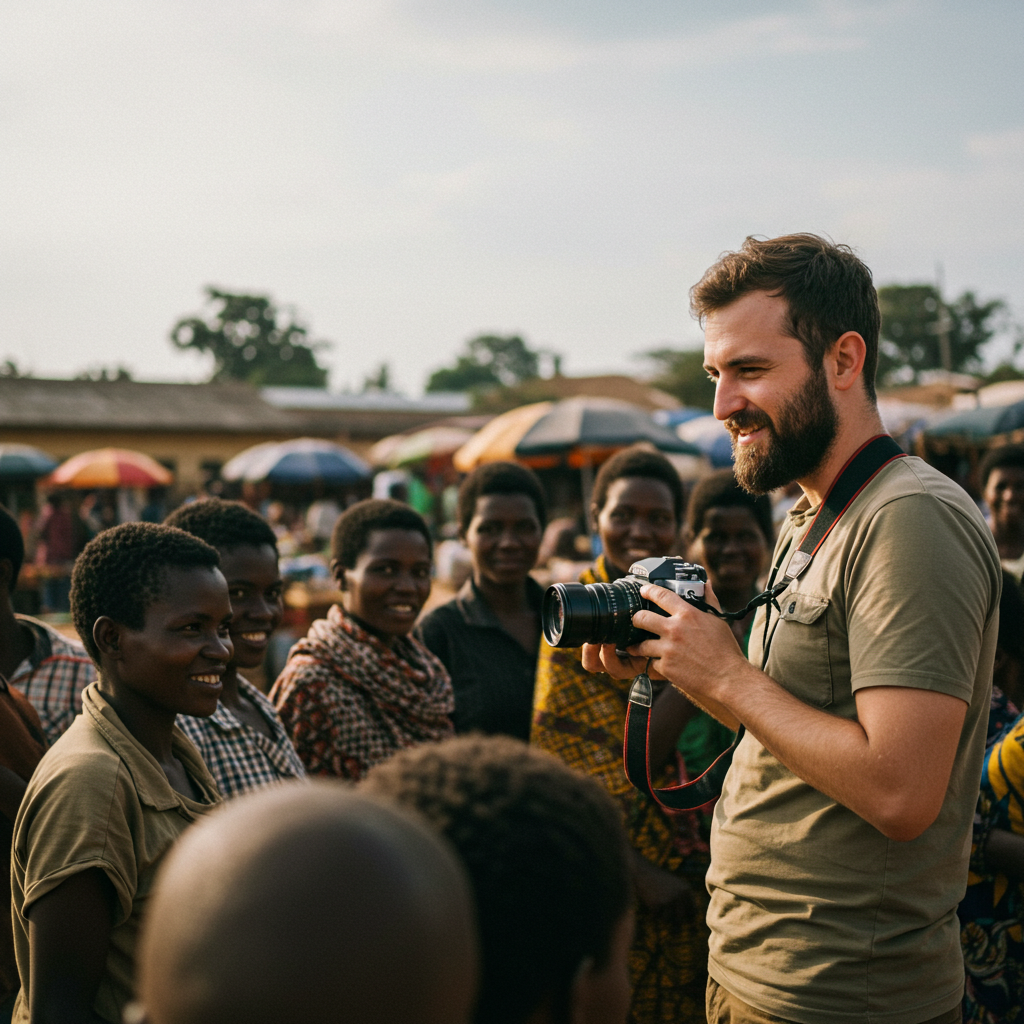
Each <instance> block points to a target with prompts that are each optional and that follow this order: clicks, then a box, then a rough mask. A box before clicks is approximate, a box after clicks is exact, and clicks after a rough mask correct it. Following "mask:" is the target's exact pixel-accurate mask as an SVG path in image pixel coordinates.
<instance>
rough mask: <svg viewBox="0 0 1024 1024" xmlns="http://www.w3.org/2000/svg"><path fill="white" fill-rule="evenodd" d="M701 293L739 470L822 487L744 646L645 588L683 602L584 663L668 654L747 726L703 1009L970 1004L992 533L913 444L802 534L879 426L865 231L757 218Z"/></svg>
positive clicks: (712, 702)
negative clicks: (622, 655) (828, 520)
mask: <svg viewBox="0 0 1024 1024" xmlns="http://www.w3.org/2000/svg"><path fill="white" fill-rule="evenodd" d="M691 304H692V308H693V311H694V313H695V314H696V316H697V317H698V318H699V319H700V321H701V323H702V325H703V326H704V330H705V347H704V352H705V365H706V367H707V370H708V373H709V374H710V375H711V377H712V378H713V379H714V381H715V382H716V397H715V415H716V416H717V417H718V418H719V419H720V420H724V421H725V424H726V426H727V427H728V428H729V430H730V432H731V434H732V438H733V447H734V453H735V463H736V476H737V479H738V480H739V482H740V483H741V484H742V485H743V486H744V487H745V488H747V489H748V490H750V491H753V492H755V493H764V492H765V491H768V490H771V489H774V488H776V487H780V486H782V485H784V484H786V483H789V482H790V481H792V480H796V481H797V482H798V483H799V484H800V487H801V489H802V490H803V497H802V498H801V499H800V500H799V501H798V502H797V504H796V506H795V507H794V508H793V510H792V511H791V512H790V513H789V514H788V520H787V522H786V524H785V526H784V527H783V529H782V531H781V535H780V537H779V541H778V544H777V545H776V549H775V554H774V558H773V571H772V576H771V583H772V584H778V583H780V581H781V582H782V583H784V584H788V585H786V586H785V589H784V590H781V592H777V594H776V603H775V604H774V606H773V605H772V604H768V605H765V606H762V607H761V608H760V609H759V611H758V615H757V618H756V619H755V622H754V628H753V633H752V636H751V641H750V652H749V656H750V661H749V662H748V661H746V660H744V658H743V655H742V654H741V653H740V650H739V648H738V647H737V644H736V641H735V639H734V637H733V634H732V632H731V631H730V629H729V627H728V626H727V625H726V623H725V622H723V621H721V620H720V619H718V618H716V617H714V616H713V615H710V614H706V613H702V612H701V611H700V610H698V609H696V608H694V607H692V606H691V605H689V604H687V603H686V602H684V601H683V600H682V599H681V598H679V597H678V596H676V595H675V594H673V593H671V592H669V591H666V590H664V589H661V588H659V587H654V586H646V587H644V589H643V591H642V593H643V595H644V597H646V598H648V599H649V600H651V601H653V602H655V603H656V604H658V605H660V606H661V607H662V608H663V609H664V610H665V612H666V613H667V616H668V617H667V618H665V617H662V616H659V615H658V614H656V613H654V612H650V611H642V612H638V613H637V614H636V615H635V616H634V619H633V621H634V624H635V625H636V626H638V627H639V628H641V629H645V630H649V631H651V632H652V633H655V634H657V639H653V640H647V641H645V642H644V643H642V644H640V645H638V646H637V647H634V648H631V649H630V653H631V654H632V655H634V657H633V658H632V659H631V662H632V664H627V663H626V662H625V661H621V660H620V659H619V658H618V657H617V656H616V655H615V651H614V647H612V646H607V647H587V648H585V649H584V665H585V666H586V667H587V668H588V670H590V671H601V670H604V671H610V672H612V673H613V674H614V675H616V676H618V677H624V676H626V675H628V673H629V672H630V671H638V670H640V669H642V668H643V667H644V666H645V665H647V659H649V658H651V659H657V660H656V661H654V662H652V663H651V669H652V675H656V674H660V675H661V676H663V677H664V678H667V679H668V680H669V682H670V683H671V684H672V685H673V686H675V687H676V688H677V689H678V690H680V691H682V692H683V693H684V694H685V695H686V696H688V697H689V698H690V699H691V700H693V701H694V702H695V703H697V704H699V705H700V706H702V707H704V708H706V709H707V710H709V711H710V712H711V713H712V714H714V715H715V716H716V717H718V718H719V719H720V720H721V721H722V722H724V723H725V724H726V725H728V726H730V728H733V729H735V728H738V727H739V726H740V725H741V724H742V725H743V726H744V727H745V729H746V732H745V735H744V736H743V739H742V740H741V741H740V743H739V745H738V747H737V748H736V752H735V756H734V758H733V762H732V766H731V768H730V769H729V772H728V774H727V775H726V777H725V782H724V785H723V790H722V796H721V799H720V800H719V801H718V804H717V806H716V808H715V814H714V825H713V832H712V838H711V853H712V863H711V869H710V871H709V873H708V889H709V891H710V893H711V906H710V909H709V911H708V923H709V925H710V927H711V932H712V937H711V943H710V962H709V974H710V981H709V983H708V1019H709V1020H710V1021H712V1022H714V1021H721V1022H730V1024H739V1022H743V1024H746V1022H755V1021H756V1022H766V1021H773V1022H776V1021H784V1022H785V1021H789V1022H796V1024H821V1022H836V1024H841V1022H842V1024H845V1022H854V1021H857V1022H860V1021H864V1022H868V1021H870V1022H871V1024H922V1022H929V1024H931V1022H947V1021H948V1022H950V1024H952V1022H954V1021H959V1020H960V1009H959V1007H960V999H961V994H962V991H963V962H962V958H961V953H960V941H959V928H958V924H957V917H956V907H957V903H958V902H959V900H960V898H961V896H962V895H963V893H964V889H965V884H966V880H967V871H968V860H969V856H970V848H971V823H972V817H973V812H974V806H975V803H976V800H977V795H978V783H979V778H980V771H981V758H982V753H983V748H984V741H985V728H986V719H987V713H988V704H989V692H990V686H991V677H992V661H993V655H994V651H995V644H996V627H997V617H998V606H999V594H1000V587H1001V577H1000V567H999V558H998V554H997V552H996V549H995V545H994V543H993V540H992V536H991V533H990V532H989V530H988V529H987V527H986V525H985V522H984V520H983V519H982V517H981V515H980V514H979V513H978V510H977V508H976V507H975V505H974V503H973V502H972V501H971V500H970V498H969V497H968V496H967V495H966V494H965V493H964V492H963V491H962V490H961V489H960V488H959V487H958V486H956V484H954V483H953V482H952V481H951V480H948V479H947V478H946V477H944V476H943V475H942V474H940V473H938V472H937V471H936V470H934V469H932V468H931V467H930V466H928V465H926V464H925V463H924V462H922V461H921V460H920V459H916V458H911V457H895V458H892V459H891V461H889V462H887V463H886V464H885V465H883V466H882V468H881V469H879V470H878V471H877V473H875V475H874V476H873V477H871V478H870V479H869V480H868V481H867V483H866V484H865V485H864V486H863V489H862V490H860V492H859V493H858V494H857V495H856V496H855V497H854V499H853V500H852V502H851V503H850V504H849V505H848V506H847V507H846V510H845V512H843V514H842V515H841V517H840V518H839V519H838V521H837V522H836V523H835V526H834V528H833V529H832V531H831V533H829V534H828V535H827V536H826V538H825V540H824V542H823V543H822V544H821V545H820V547H819V548H818V549H817V551H816V552H815V553H814V554H813V558H812V559H811V560H810V561H809V563H808V562H807V561H806V556H805V555H804V554H803V553H800V552H798V547H799V545H800V543H801V541H802V540H803V538H804V535H805V534H806V533H807V532H808V530H809V528H810V527H811V524H812V521H813V519H814V517H815V515H816V513H817V511H818V509H819V508H820V507H821V505H822V502H823V499H824V498H825V496H826V495H827V494H828V492H829V490H830V488H831V486H832V484H833V482H834V481H835V480H836V479H837V477H838V476H839V475H840V474H841V472H842V471H843V470H844V468H845V467H846V465H847V463H848V462H849V461H850V460H851V458H852V457H853V456H854V455H855V454H857V453H858V452H860V451H861V450H862V449H863V448H864V447H865V445H867V444H868V443H869V442H872V439H873V438H875V437H876V436H877V435H881V434H883V433H884V431H883V428H882V424H881V420H880V419H879V415H878V410H877V407H876V399H875V388H874V375H875V367H876V363H877V357H878V331H879V323H880V318H879V312H878V304H877V299H876V296H875V291H874V288H873V286H872V283H871V273H870V271H869V270H868V268H867V267H866V266H864V264H863V263H862V262H861V261H860V260H859V259H857V258H856V257H855V256H854V254H853V252H852V251H851V250H850V249H849V248H847V247H845V246H837V245H833V244H832V243H830V242H828V241H826V240H824V239H822V238H818V237H817V236H814V235H807V234H801V235H789V236H785V237H782V238H774V239H769V240H762V241H758V240H756V239H753V238H748V239H747V240H746V242H745V243H744V244H743V246H742V248H741V249H740V250H739V251H738V252H733V253H727V254H725V255H724V256H722V257H721V258H720V259H719V261H718V262H717V263H716V264H715V265H714V266H712V267H711V268H710V269H709V270H708V271H707V273H706V274H705V275H704V277H703V278H702V279H701V281H700V282H699V283H698V284H697V285H696V286H695V287H694V288H693V289H692V291H691ZM884 444H885V442H882V445H883V446H884ZM872 447H873V448H877V447H878V444H877V443H875V444H874V445H873V446H872ZM846 479H847V481H848V480H849V477H847V478H846ZM794 553H796V554H798V558H797V559H796V560H795V561H793V555H794ZM801 563H803V571H798V568H799V567H800V566H801ZM712 600H713V598H712ZM654 669H656V670H657V673H655V672H654V671H653V670H654Z"/></svg>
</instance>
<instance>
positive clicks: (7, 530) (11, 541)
mask: <svg viewBox="0 0 1024 1024" xmlns="http://www.w3.org/2000/svg"><path fill="white" fill-rule="evenodd" d="M0 558H6V559H7V560H8V561H9V562H10V563H11V583H10V586H9V587H8V589H9V590H10V592H11V593H12V594H13V593H14V588H15V586H16V585H17V582H18V574H19V573H20V572H21V564H22V562H24V561H25V538H24V537H22V535H21V527H20V526H18V523H17V521H16V520H15V518H14V516H12V515H11V513H10V512H8V511H7V509H6V508H4V506H3V505H0Z"/></svg>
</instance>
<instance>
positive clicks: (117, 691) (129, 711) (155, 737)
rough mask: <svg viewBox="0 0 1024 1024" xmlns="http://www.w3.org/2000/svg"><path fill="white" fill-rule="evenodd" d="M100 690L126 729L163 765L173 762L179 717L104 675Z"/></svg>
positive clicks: (100, 681)
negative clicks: (176, 721) (176, 724)
mask: <svg viewBox="0 0 1024 1024" xmlns="http://www.w3.org/2000/svg"><path fill="white" fill-rule="evenodd" d="M99 691H100V693H102V694H103V696H104V698H105V699H106V700H107V702H108V703H109V704H110V705H111V707H113V709H114V711H115V712H117V717H118V718H120V719H121V723H122V724H123V725H124V727H125V728H126V729H127V730H128V731H129V732H130V733H131V734H132V736H134V737H135V739H137V740H138V741H139V743H141V744H142V746H143V747H145V748H146V750H148V751H149V752H150V753H151V754H152V755H153V757H155V758H156V760H157V761H158V762H159V764H160V765H161V766H165V765H168V764H170V763H171V761H172V759H173V756H174V755H173V753H172V750H171V748H172V736H173V734H174V720H175V718H177V715H175V714H172V713H171V712H170V711H165V710H164V709H163V708H158V707H155V706H154V705H153V704H151V703H150V702H149V701H147V700H144V699H143V698H141V697H139V696H138V694H136V693H133V692H132V691H131V690H129V689H127V687H123V686H119V685H118V683H117V682H116V681H111V680H110V678H109V677H108V676H107V675H105V674H103V673H102V672H101V673H100V680H99Z"/></svg>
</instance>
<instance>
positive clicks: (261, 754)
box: [166, 498, 306, 797]
mask: <svg viewBox="0 0 1024 1024" xmlns="http://www.w3.org/2000/svg"><path fill="white" fill-rule="evenodd" d="M166 522H167V525H168V526H176V527H178V529H180V530H185V531H186V532H187V533H191V534H193V535H194V536H196V537H199V538H200V539H201V540H205V541H206V542H207V544H210V545H212V546H213V547H215V548H216V549H217V552H218V554H219V555H220V568H221V572H223V573H224V576H225V578H226V579H227V581H228V592H229V594H230V596H231V612H232V615H231V630H230V632H231V642H232V643H233V644H234V647H235V653H234V656H233V657H232V659H231V661H230V662H229V664H228V667H227V671H226V672H225V673H224V676H223V683H224V689H223V692H222V693H221V697H220V701H219V703H218V704H217V710H216V712H214V714H213V715H211V716H210V717H209V718H190V717H188V716H187V715H179V716H178V726H179V728H181V729H182V731H183V732H184V733H185V735H186V736H188V738H189V739H190V740H191V741H192V742H193V743H194V744H195V745H196V747H197V748H198V749H199V753H200V754H201V755H202V758H203V760H204V761H205V762H206V764H207V767H209V769H210V772H211V774H212V775H213V777H214V779H215V780H216V781H217V786H218V787H219V788H220V791H221V793H222V794H223V795H224V796H225V797H233V796H238V795H239V794H240V793H245V792H247V791H248V790H251V789H257V788H259V787H260V786H267V785H270V784H272V783H275V782H282V781H284V780H286V779H301V778H304V777H305V775H306V772H305V769H304V768H303V766H302V762H301V761H300V760H299V756H298V754H296V753H295V748H294V747H293V746H292V742H291V740H290V739H289V738H288V734H287V733H286V732H285V731H284V726H282V725H281V720H280V718H278V716H277V712H276V711H275V710H274V705H273V704H271V703H270V701H269V700H267V698H266V697H264V696H263V694H262V693H260V691H259V690H257V689H256V687H255V686H253V685H252V683H250V682H249V681H248V680H247V679H245V678H243V677H242V676H240V675H239V674H238V670H239V669H240V668H257V667H258V666H259V665H261V664H262V662H263V659H264V657H265V655H266V652H267V643H268V641H269V639H270V634H271V633H272V632H273V631H274V629H275V628H276V627H277V625H278V624H279V623H280V621H281V614H282V612H283V603H282V598H281V593H282V583H281V574H280V572H279V571H278V567H277V538H276V537H275V536H274V531H273V530H272V529H271V528H270V526H269V524H268V523H267V522H266V520H264V519H263V518H262V517H261V516H259V515H257V514H256V513H255V512H253V511H252V510H251V509H249V508H246V506H245V505H243V504H241V503H240V502H237V501H221V500H220V499H219V498H209V499H207V500H205V501H196V502H193V503H192V504H191V505H184V506H182V507H181V508H179V509H178V510H177V511H176V512H173V513H172V514H171V515H170V516H169V517H168V518H167V520H166Z"/></svg>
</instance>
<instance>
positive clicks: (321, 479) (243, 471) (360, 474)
mask: <svg viewBox="0 0 1024 1024" xmlns="http://www.w3.org/2000/svg"><path fill="white" fill-rule="evenodd" d="M221 476H222V477H223V478H224V479H225V480H245V481H247V482H249V483H258V482H259V481H261V480H268V481H269V482H270V483H273V484H312V483H323V484H336V485H344V484H356V483H359V482H361V481H363V480H369V479H370V477H372V476H373V470H371V469H370V467H369V466H368V465H367V464H366V463H365V462H364V461H363V460H362V459H361V458H359V456H358V455H356V454H355V452H351V451H349V450H348V449H347V448H345V447H343V446H342V445H340V444H335V443H334V442H333V441H324V440H321V439H320V438H316V437H300V438H296V439H295V440H294V441H268V442H266V443H264V444H257V445H254V446H253V447H252V448H247V449H246V450H245V451H244V452H239V453H238V455H236V456H235V457H234V458H233V459H231V460H230V462H228V463H226V464H225V466H224V468H223V469H222V470H221Z"/></svg>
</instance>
